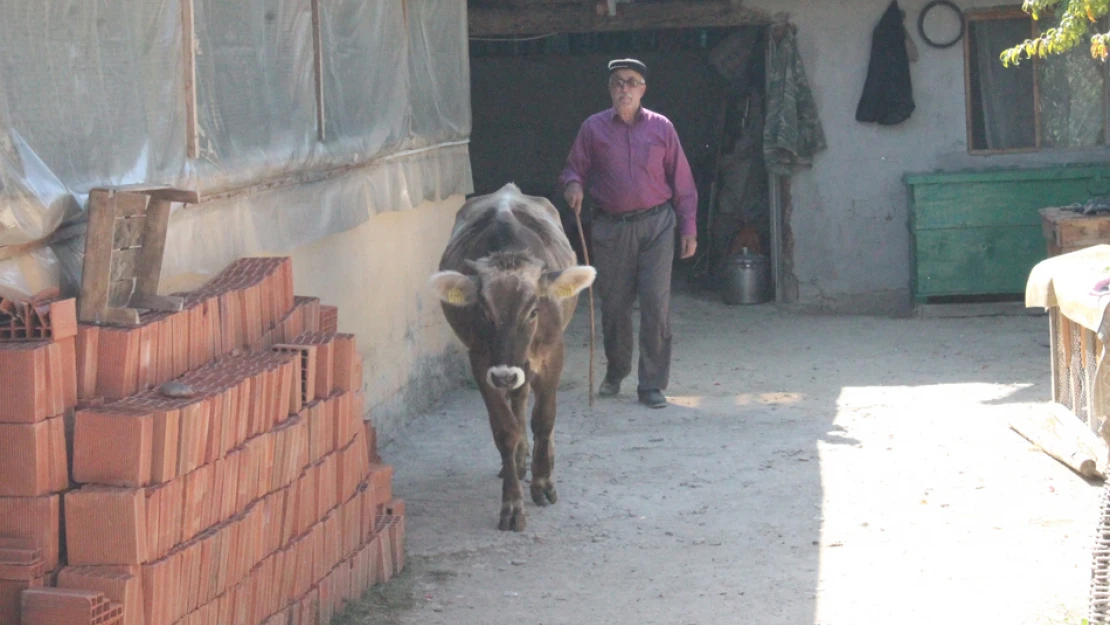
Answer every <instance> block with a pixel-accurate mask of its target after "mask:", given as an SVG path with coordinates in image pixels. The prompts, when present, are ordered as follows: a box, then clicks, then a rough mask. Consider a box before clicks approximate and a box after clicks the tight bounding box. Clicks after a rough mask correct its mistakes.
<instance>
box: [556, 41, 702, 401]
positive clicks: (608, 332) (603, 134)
mask: <svg viewBox="0 0 1110 625" xmlns="http://www.w3.org/2000/svg"><path fill="white" fill-rule="evenodd" d="M647 73H648V72H647V67H646V66H645V65H644V64H643V63H641V62H640V61H638V60H636V59H620V60H615V61H611V62H610V63H609V95H610V97H611V98H612V100H613V108H611V109H607V110H605V111H602V112H600V113H597V114H594V115H592V116H590V117H589V118H588V119H586V121H585V122H583V123H582V127H581V128H580V129H579V131H578V137H577V138H576V139H575V140H574V145H573V146H572V147H571V149H570V155H569V156H568V157H567V164H566V168H565V169H564V170H563V173H562V175H560V176H559V184H560V185H561V186H562V188H563V196H564V197H565V198H566V200H567V203H568V204H569V205H570V208H571V210H573V211H574V212H575V214H578V213H580V212H581V211H582V200H583V197H584V195H585V189H587V188H588V189H589V193H590V198H591V200H592V201H593V203H594V205H595V207H596V209H597V210H596V211H595V213H594V220H593V228H592V241H593V254H594V257H593V258H591V259H590V261H591V262H592V264H593V265H594V267H596V268H597V281H596V283H597V289H598V294H599V295H600V297H601V323H602V333H603V335H604V339H605V356H606V358H607V360H608V367H607V370H606V375H605V380H604V381H603V382H602V383H601V387H600V388H599V389H598V395H599V396H601V397H612V396H615V395H617V394H618V393H619V392H620V385H621V381H622V380H624V378H625V377H627V376H628V375H629V374H630V373H631V372H632V338H633V337H632V303H633V301H634V300H635V299H636V297H637V296H639V299H640V363H639V384H638V386H637V391H638V395H639V400H640V402H641V403H643V404H646V405H647V406H650V407H652V408H662V407H664V406H666V405H667V399H666V398H665V397H664V396H663V390H665V389H666V388H667V382H668V381H669V379H670V368H671V319H670V316H671V311H670V299H671V264H672V263H673V262H674V246H675V237H674V229H675V224H676V223H677V224H678V227H679V230H680V232H681V233H682V250H681V257H682V258H690V257H691V256H693V255H694V251H695V249H696V248H697V232H696V223H697V222H696V217H697V205H698V193H697V189H696V188H695V186H694V177H693V175H692V174H691V173H690V164H689V162H687V160H686V154H685V153H684V152H683V151H682V145H681V143H680V142H679V140H678V134H677V133H676V132H675V129H674V125H672V124H671V122H670V120H668V119H667V118H666V117H664V116H662V115H660V114H659V113H656V112H654V111H650V110H648V109H646V108H644V107H642V106H640V99H641V98H643V97H644V92H645V91H647V80H646V79H647ZM676 213H677V217H676Z"/></svg>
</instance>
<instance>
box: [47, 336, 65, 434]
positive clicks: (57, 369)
mask: <svg viewBox="0 0 1110 625" xmlns="http://www.w3.org/2000/svg"><path fill="white" fill-rule="evenodd" d="M62 369H63V367H62V347H61V345H58V344H57V343H53V342H52V343H50V344H49V346H48V347H47V349H46V401H47V409H46V410H47V414H49V415H51V416H58V415H61V414H62V413H63V412H65V381H64V380H63V379H62Z"/></svg>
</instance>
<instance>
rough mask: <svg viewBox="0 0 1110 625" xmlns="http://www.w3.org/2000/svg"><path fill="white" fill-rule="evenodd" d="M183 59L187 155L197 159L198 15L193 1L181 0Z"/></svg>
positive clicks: (198, 150) (198, 149)
mask: <svg viewBox="0 0 1110 625" xmlns="http://www.w3.org/2000/svg"><path fill="white" fill-rule="evenodd" d="M181 41H182V52H183V55H182V59H183V60H184V65H185V86H184V87H185V94H184V95H185V155H186V156H187V157H188V158H191V159H192V158H197V155H198V154H199V153H200V147H199V140H198V136H197V90H196V82H197V57H196V49H197V40H196V13H195V11H194V10H193V0H181Z"/></svg>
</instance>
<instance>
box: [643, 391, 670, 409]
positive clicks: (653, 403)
mask: <svg viewBox="0 0 1110 625" xmlns="http://www.w3.org/2000/svg"><path fill="white" fill-rule="evenodd" d="M638 393H639V395H640V403H641V404H643V405H645V406H647V407H648V408H665V407H666V406H667V398H666V397H663V393H660V392H659V391H638Z"/></svg>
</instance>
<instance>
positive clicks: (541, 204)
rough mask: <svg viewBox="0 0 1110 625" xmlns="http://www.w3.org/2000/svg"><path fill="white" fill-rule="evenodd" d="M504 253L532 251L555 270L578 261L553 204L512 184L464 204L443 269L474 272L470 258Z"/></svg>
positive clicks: (441, 265) (445, 254) (445, 255)
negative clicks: (469, 263)
mask: <svg viewBox="0 0 1110 625" xmlns="http://www.w3.org/2000/svg"><path fill="white" fill-rule="evenodd" d="M504 251H527V252H528V253H529V254H531V255H532V256H534V257H535V258H536V259H537V260H539V261H540V262H542V263H543V264H544V265H545V266H546V268H547V269H548V270H552V271H555V270H561V269H566V268H567V267H571V266H574V265H575V264H576V261H577V259H576V257H575V254H574V250H573V249H572V248H571V246H570V241H568V240H567V235H566V233H565V232H564V231H563V225H562V222H561V221H560V220H559V212H558V211H557V210H556V209H555V207H554V206H553V205H552V204H551V202H549V201H548V200H547V198H543V197H538V196H532V195H525V194H523V193H521V192H520V189H518V188H517V186H516V185H514V184H512V183H509V184H507V185H505V186H504V187H502V188H501V189H499V190H497V191H495V192H494V193H491V194H489V195H483V196H477V197H473V198H470V199H469V200H467V201H466V202H465V203H464V204H463V205H462V207H461V208H459V211H458V213H456V215H455V226H454V228H453V230H452V232H451V238H450V240H449V241H448V243H447V249H446V250H444V252H443V257H442V258H441V259H440V265H439V268H440V270H447V269H450V270H454V271H458V272H460V273H464V274H468V275H469V274H473V273H474V270H473V269H472V268H470V267H469V266H467V264H466V261H468V260H478V259H479V258H484V257H486V256H488V255H490V254H491V253H494V252H504Z"/></svg>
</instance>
